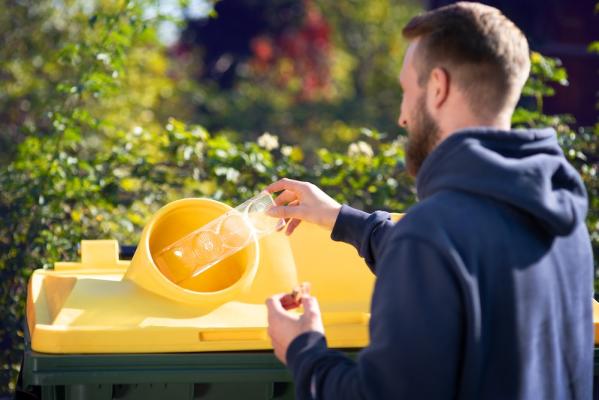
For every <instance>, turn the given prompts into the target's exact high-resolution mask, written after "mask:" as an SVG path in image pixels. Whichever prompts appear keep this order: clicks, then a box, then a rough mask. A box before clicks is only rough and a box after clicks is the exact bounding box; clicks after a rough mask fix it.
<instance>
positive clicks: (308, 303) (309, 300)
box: [302, 295, 320, 317]
mask: <svg viewBox="0 0 599 400" xmlns="http://www.w3.org/2000/svg"><path fill="white" fill-rule="evenodd" d="M302 306H303V307H304V315H306V316H307V317H311V316H320V306H319V305H318V300H316V297H313V296H310V295H304V296H302Z"/></svg>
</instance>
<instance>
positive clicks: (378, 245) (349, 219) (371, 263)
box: [331, 205, 394, 274]
mask: <svg viewBox="0 0 599 400" xmlns="http://www.w3.org/2000/svg"><path fill="white" fill-rule="evenodd" d="M393 225H394V223H393V222H391V216H390V215H389V213H387V212H385V211H375V212H373V213H372V214H369V213H366V212H364V211H360V210H357V209H355V208H352V207H350V206H347V205H343V206H341V210H340V211H339V215H338V216H337V220H336V221H335V226H334V227H333V232H332V233H331V239H333V240H335V241H338V242H346V243H349V244H351V245H353V246H354V247H355V248H356V250H358V254H360V257H362V258H364V261H366V264H367V265H368V267H369V268H370V269H371V270H372V272H373V273H375V274H376V271H375V269H376V262H377V259H378V256H379V253H380V251H381V249H382V244H383V241H384V239H385V238H386V237H387V235H388V232H389V231H390V230H391V228H392V227H393Z"/></svg>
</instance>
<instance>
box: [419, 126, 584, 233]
mask: <svg viewBox="0 0 599 400" xmlns="http://www.w3.org/2000/svg"><path fill="white" fill-rule="evenodd" d="M416 188H417V191H418V197H419V198H421V199H425V198H427V197H429V196H431V195H433V194H435V193H436V192H439V191H442V190H460V191H465V192H469V193H473V194H476V195H481V196H484V197H490V198H493V199H495V200H498V201H500V202H503V203H506V204H508V205H510V206H512V207H514V208H517V209H520V210H522V211H524V212H526V213H528V214H530V215H531V216H533V218H535V219H536V220H537V221H538V222H539V224H541V225H543V226H544V227H545V228H546V229H547V230H549V231H550V232H551V233H552V234H554V235H557V236H563V235H568V234H570V233H571V232H572V231H573V230H574V228H575V227H576V226H577V225H578V224H579V223H581V222H583V221H584V219H585V217H586V213H587V194H586V190H585V187H584V184H583V183H582V179H581V178H580V176H579V175H578V172H576V170H575V169H574V168H573V167H572V166H571V165H570V164H569V163H568V161H567V160H566V158H565V157H564V154H563V152H562V150H561V148H560V147H559V144H558V142H557V137H556V134H555V131H554V130H553V129H538V130H512V131H500V130H494V129H490V128H489V129H487V128H473V129H467V130H462V131H459V132H457V133H454V134H452V135H451V136H449V137H448V138H447V139H445V140H444V141H443V142H441V143H440V144H439V145H438V146H437V148H435V150H433V152H432V153H431V154H430V155H429V156H428V157H427V158H426V160H425V162H424V164H423V165H422V168H421V169H420V172H419V174H418V176H417V178H416Z"/></svg>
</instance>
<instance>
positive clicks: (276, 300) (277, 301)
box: [266, 293, 285, 316]
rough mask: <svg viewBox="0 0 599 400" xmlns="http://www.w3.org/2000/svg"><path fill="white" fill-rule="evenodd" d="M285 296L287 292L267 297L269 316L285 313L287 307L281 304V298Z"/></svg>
mask: <svg viewBox="0 0 599 400" xmlns="http://www.w3.org/2000/svg"><path fill="white" fill-rule="evenodd" d="M283 296H285V294H284V293H280V294H275V295H274V296H271V297H269V298H268V299H266V308H267V310H268V315H269V316H270V315H271V314H284V313H285V309H284V308H283V305H282V304H281V298H283Z"/></svg>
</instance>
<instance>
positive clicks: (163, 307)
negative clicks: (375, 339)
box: [27, 199, 374, 353]
mask: <svg viewBox="0 0 599 400" xmlns="http://www.w3.org/2000/svg"><path fill="white" fill-rule="evenodd" d="M227 209H228V206H226V205H224V204H222V203H218V202H215V201H213V200H208V199H183V200H179V201H176V202H173V203H170V204H168V205H166V206H165V207H163V208H162V209H161V210H160V211H158V212H157V213H156V214H155V215H154V216H153V217H152V219H151V220H150V221H149V223H148V224H147V225H146V227H145V229H144V231H143V233H142V236H141V239H140V243H139V245H138V248H137V251H136V253H135V256H134V257H133V260H132V261H131V262H129V261H122V260H119V259H118V249H119V247H118V243H117V242H116V241H114V240H93V241H83V242H82V244H81V261H80V262H59V263H56V264H55V266H54V270H41V269H40V270H36V271H34V273H33V275H32V277H31V279H30V282H29V288H28V297H27V323H28V327H29V331H30V334H31V346H32V349H33V350H35V351H38V352H46V353H152V352H195V351H226V350H255V349H270V348H271V345H270V340H269V338H268V335H267V332H266V328H267V317H266V307H265V305H264V300H265V299H266V298H267V297H268V296H271V295H272V294H275V293H282V292H288V291H290V290H291V288H292V287H293V286H295V285H297V283H298V282H303V281H309V282H310V283H311V284H312V292H313V294H314V295H315V296H317V297H318V298H319V303H320V306H321V309H322V315H323V321H324V325H325V330H326V333H327V339H328V341H329V343H330V345H331V346H332V347H354V348H360V347H364V346H366V345H367V344H368V320H369V316H370V315H369V307H370V296H371V293H372V288H373V284H374V276H373V275H372V273H371V272H370V270H369V269H368V267H367V266H366V265H365V263H364V261H363V260H362V259H361V258H360V257H359V256H358V254H357V252H356V250H355V249H354V248H353V247H352V246H350V245H348V244H344V243H339V242H334V241H332V240H331V239H330V237H329V233H328V232H326V231H325V230H323V229H321V228H319V227H317V226H315V225H311V224H308V223H302V224H301V225H300V226H299V227H298V228H297V230H296V232H295V233H294V234H293V235H292V236H290V237H287V236H285V235H284V234H283V233H276V234H273V235H270V236H268V237H265V238H263V239H261V240H260V241H259V242H256V243H253V244H252V245H250V246H248V248H246V249H244V250H243V251H242V252H240V253H238V254H237V255H236V256H235V257H231V259H230V260H228V261H226V262H225V261H223V262H222V263H219V264H217V265H215V266H214V267H212V269H211V274H212V275H211V276H209V277H208V278H205V277H204V278H203V279H208V280H212V281H210V282H201V281H197V282H191V283H189V282H187V283H186V284H185V285H184V286H185V287H183V286H178V285H177V284H175V283H174V282H172V281H171V280H169V278H168V277H167V275H168V274H165V273H164V272H163V271H160V269H159V268H157V267H156V265H155V264H154V263H153V260H152V254H153V252H154V251H156V249H157V248H158V247H160V245H159V244H160V243H162V242H164V243H166V242H168V241H169V240H170V241H174V240H176V239H177V238H179V237H182V236H183V235H185V234H186V233H189V232H190V231H191V230H193V229H195V228H197V227H198V226H201V223H205V222H206V221H205V219H206V218H208V217H210V218H213V217H215V216H217V215H218V213H219V212H225V211H226V210H227ZM207 210H208V211H209V212H208V211H207ZM202 218H204V220H202ZM198 224H199V225H198ZM167 226H168V227H169V228H165V227H167ZM157 227H158V228H157ZM164 232H168V233H167V234H168V235H170V237H168V238H164V237H159V236H160V235H163V234H165V233H164ZM156 243H158V245H157V244H156ZM231 263H233V264H231ZM202 275H203V274H202ZM202 275H199V276H198V278H202ZM223 282H224V283H223Z"/></svg>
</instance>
